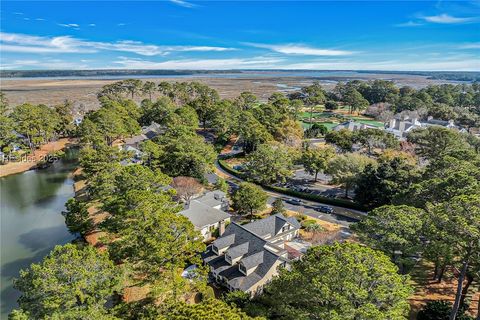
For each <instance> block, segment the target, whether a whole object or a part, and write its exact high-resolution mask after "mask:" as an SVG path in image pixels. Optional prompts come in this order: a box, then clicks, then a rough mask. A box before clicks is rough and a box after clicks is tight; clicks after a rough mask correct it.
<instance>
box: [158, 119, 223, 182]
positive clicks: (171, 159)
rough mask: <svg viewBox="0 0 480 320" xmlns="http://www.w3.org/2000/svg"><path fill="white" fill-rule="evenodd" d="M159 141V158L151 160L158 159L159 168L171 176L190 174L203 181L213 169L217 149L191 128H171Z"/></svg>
mask: <svg viewBox="0 0 480 320" xmlns="http://www.w3.org/2000/svg"><path fill="white" fill-rule="evenodd" d="M157 143H158V145H159V150H158V152H157V153H156V154H157V155H158V158H157V159H152V158H151V159H150V160H151V161H152V162H153V160H157V161H156V162H155V163H157V164H158V168H160V169H161V170H162V172H164V173H165V174H168V175H169V176H173V177H176V176H188V177H193V178H196V179H199V180H200V181H203V180H204V179H205V174H207V173H209V172H211V171H212V170H213V163H214V161H215V159H216V153H215V150H214V149H213V147H212V145H210V144H207V143H206V142H205V141H204V139H203V138H202V137H200V136H198V135H196V134H195V132H194V131H192V130H191V129H190V128H187V127H176V128H173V129H170V131H169V132H167V133H166V134H164V135H162V136H161V137H159V138H158V140H157ZM153 155H154V153H152V154H150V157H152V156H153Z"/></svg>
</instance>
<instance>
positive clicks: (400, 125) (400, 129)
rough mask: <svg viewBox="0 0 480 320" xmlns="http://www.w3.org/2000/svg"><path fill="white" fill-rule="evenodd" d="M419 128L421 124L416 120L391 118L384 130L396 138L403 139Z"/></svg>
mask: <svg viewBox="0 0 480 320" xmlns="http://www.w3.org/2000/svg"><path fill="white" fill-rule="evenodd" d="M421 127H422V123H421V122H420V121H418V119H417V118H413V119H409V118H406V119H403V120H401V119H397V118H393V119H391V120H390V121H389V123H388V126H387V128H386V129H385V130H386V131H387V132H390V133H392V134H393V135H394V136H396V137H397V138H405V137H406V136H407V134H408V133H409V132H410V131H412V130H413V129H417V128H421Z"/></svg>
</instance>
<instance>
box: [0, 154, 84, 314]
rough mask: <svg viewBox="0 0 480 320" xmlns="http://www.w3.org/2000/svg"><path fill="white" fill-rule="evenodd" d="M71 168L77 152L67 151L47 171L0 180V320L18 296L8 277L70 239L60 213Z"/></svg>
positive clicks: (70, 193) (70, 188)
mask: <svg viewBox="0 0 480 320" xmlns="http://www.w3.org/2000/svg"><path fill="white" fill-rule="evenodd" d="M75 165H76V151H75V150H67V152H66V157H65V158H64V159H62V160H60V161H58V162H56V163H54V164H53V165H52V166H51V167H49V168H47V169H43V170H35V171H28V172H24V173H21V174H16V175H12V176H7V177H3V178H0V203H1V204H0V213H1V219H0V224H1V235H0V237H1V243H0V244H1V260H0V262H1V269H0V271H1V292H0V298H1V299H0V301H1V313H0V319H6V318H7V315H8V313H9V312H10V311H11V310H12V309H13V308H15V307H16V306H17V303H16V300H17V298H18V297H19V292H18V291H16V290H15V289H13V287H12V279H13V278H14V277H17V276H18V274H19V271H20V269H22V268H26V267H28V266H29V265H30V264H31V263H32V262H38V261H40V260H42V258H43V257H44V256H45V255H46V254H48V252H49V251H50V250H51V249H52V248H53V247H54V246H55V245H57V244H65V243H67V242H70V241H71V240H72V239H73V238H74V237H73V236H72V235H71V234H70V233H69V232H68V230H67V228H66V226H65V221H64V219H63V216H62V215H61V212H62V210H64V208H65V207H64V204H65V202H66V201H67V200H68V199H69V198H71V197H73V180H72V178H71V175H70V173H71V172H72V170H73V169H74V167H75Z"/></svg>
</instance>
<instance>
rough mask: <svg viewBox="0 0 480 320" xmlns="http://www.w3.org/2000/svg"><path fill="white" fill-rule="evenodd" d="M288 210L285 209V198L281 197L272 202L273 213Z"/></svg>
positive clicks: (283, 212)
mask: <svg viewBox="0 0 480 320" xmlns="http://www.w3.org/2000/svg"><path fill="white" fill-rule="evenodd" d="M286 211H287V210H286V209H285V206H284V205H283V200H282V199H280V198H277V199H275V201H273V203H272V214H277V213H281V214H285V212H286Z"/></svg>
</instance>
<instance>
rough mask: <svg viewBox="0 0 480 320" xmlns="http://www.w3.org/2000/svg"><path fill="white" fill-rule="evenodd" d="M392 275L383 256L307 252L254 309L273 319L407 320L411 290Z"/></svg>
mask: <svg viewBox="0 0 480 320" xmlns="http://www.w3.org/2000/svg"><path fill="white" fill-rule="evenodd" d="M397 270H398V269H397V267H396V266H395V265H394V264H393V263H391V262H390V261H389V258H388V257H387V256H385V255H384V254H383V253H381V252H378V251H375V250H373V249H370V248H368V247H363V246H360V245H358V244H353V243H343V244H338V243H337V244H334V245H325V246H317V247H312V248H311V249H309V250H308V251H307V253H306V254H305V255H304V256H303V257H302V259H301V260H298V261H295V262H293V264H292V268H291V270H289V271H287V270H284V269H282V270H281V272H280V276H279V277H277V278H274V280H273V281H272V282H271V283H270V284H268V285H267V287H266V288H265V289H264V294H263V295H262V296H260V298H259V299H258V300H257V303H261V304H264V305H266V309H267V314H266V316H267V317H268V318H274V319H305V320H306V319H345V320H348V319H352V320H353V319H378V320H380V319H407V315H408V310H409V304H408V301H407V298H408V297H409V295H410V294H411V293H412V288H411V287H410V286H409V285H408V277H407V276H401V275H399V274H397ZM293 288H294V289H293Z"/></svg>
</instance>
